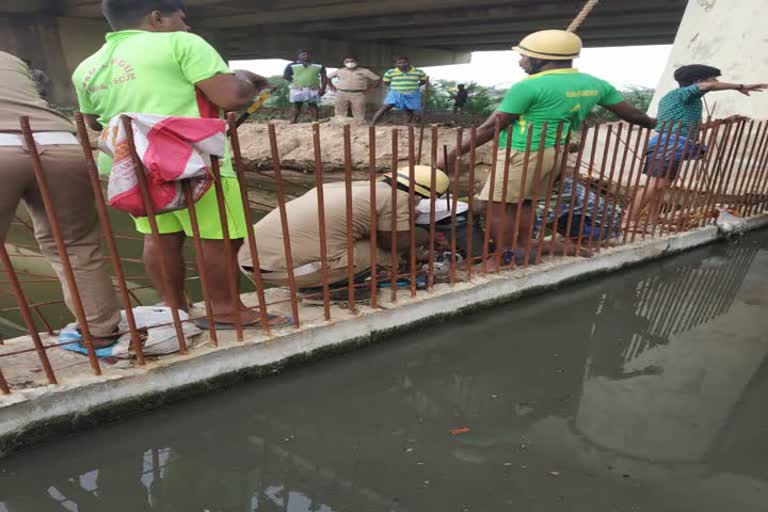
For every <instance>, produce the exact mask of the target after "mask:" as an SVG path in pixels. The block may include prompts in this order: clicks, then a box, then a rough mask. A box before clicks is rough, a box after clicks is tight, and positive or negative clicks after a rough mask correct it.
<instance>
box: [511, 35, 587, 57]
mask: <svg viewBox="0 0 768 512" xmlns="http://www.w3.org/2000/svg"><path fill="white" fill-rule="evenodd" d="M512 49H513V50H514V51H516V52H518V53H520V54H522V55H525V56H527V57H532V58H534V59H542V60H571V59H575V58H577V57H578V56H579V54H580V53H581V38H580V37H579V36H577V35H576V34H574V33H572V32H567V31H565V30H540V31H538V32H534V33H533V34H530V35H527V36H525V38H524V39H523V40H522V41H520V42H519V43H518V44H517V46H515V47H513V48H512Z"/></svg>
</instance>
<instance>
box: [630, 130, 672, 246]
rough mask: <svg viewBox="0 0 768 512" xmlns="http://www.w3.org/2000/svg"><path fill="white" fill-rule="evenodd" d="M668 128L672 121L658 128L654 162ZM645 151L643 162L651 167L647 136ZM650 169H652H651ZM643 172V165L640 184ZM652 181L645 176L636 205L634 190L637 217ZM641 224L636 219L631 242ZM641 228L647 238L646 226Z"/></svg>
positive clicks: (641, 210)
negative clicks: (638, 202) (638, 201)
mask: <svg viewBox="0 0 768 512" xmlns="http://www.w3.org/2000/svg"><path fill="white" fill-rule="evenodd" d="M667 128H668V129H669V131H670V132H671V129H672V123H671V122H670V123H662V125H661V127H660V129H659V130H658V135H657V136H656V137H657V139H656V141H657V144H656V147H655V148H654V149H653V156H652V158H651V160H652V161H653V162H656V159H657V156H658V154H659V147H660V146H661V141H662V140H663V137H664V134H665V132H664V130H665V129H667ZM648 133H649V135H650V130H649V132H648ZM643 153H644V154H645V158H644V161H643V163H644V164H645V166H646V167H649V166H650V165H651V164H650V162H649V159H648V139H647V138H646V145H645V147H644V151H643ZM654 168H655V164H654ZM649 171H650V169H649ZM642 174H643V169H642V166H641V168H640V173H639V174H638V185H639V183H640V175H642ZM650 182H651V179H650V176H646V177H645V183H644V185H643V191H642V193H641V194H640V204H638V205H634V198H635V197H636V196H635V194H636V193H637V189H635V191H633V201H632V202H633V209H636V210H637V211H636V212H635V213H636V216H637V217H639V216H640V215H642V213H643V208H642V207H643V203H644V202H645V197H646V196H647V195H648V186H649V184H650ZM628 222H629V221H628ZM640 224H641V222H640V219H639V218H638V219H635V222H634V226H633V227H632V238H631V239H630V243H633V242H634V241H635V236H636V235H637V229H638V226H639V225H640ZM627 226H629V224H627ZM641 229H642V230H643V240H645V228H641Z"/></svg>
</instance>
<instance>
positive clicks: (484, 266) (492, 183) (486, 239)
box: [481, 116, 501, 274]
mask: <svg viewBox="0 0 768 512" xmlns="http://www.w3.org/2000/svg"><path fill="white" fill-rule="evenodd" d="M494 119H495V124H494V129H493V150H492V151H493V152H492V153H491V173H490V175H489V176H488V180H489V181H488V199H487V204H486V205H485V234H484V236H483V261H482V263H481V270H482V272H483V274H487V273H488V244H489V243H490V241H491V222H490V219H491V218H492V216H491V209H492V207H493V195H494V193H495V188H496V165H497V164H498V162H499V156H498V154H499V133H500V132H501V120H500V119H499V117H498V116H494Z"/></svg>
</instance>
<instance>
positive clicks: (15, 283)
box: [0, 243, 58, 384]
mask: <svg viewBox="0 0 768 512" xmlns="http://www.w3.org/2000/svg"><path fill="white" fill-rule="evenodd" d="M0 261H2V263H3V266H4V267H5V268H6V271H7V273H8V280H9V281H10V285H11V289H12V290H13V295H14V296H15V297H16V303H17V304H18V305H19V309H20V311H21V316H22V318H24V323H25V324H26V326H27V330H28V331H29V335H30V337H31V338H32V343H33V344H34V346H35V351H36V352H37V356H38V358H39V359H40V364H42V365H43V370H45V376H46V377H47V378H48V382H49V383H50V384H58V382H57V381H56V374H55V373H54V371H53V368H52V367H51V362H50V361H49V360H48V354H46V352H45V348H44V347H43V341H42V340H41V339H40V334H39V333H38V332H37V326H36V325H35V320H34V318H32V313H31V312H30V309H29V303H28V302H27V297H26V296H25V295H24V290H23V289H22V288H21V283H19V279H18V277H16V272H15V271H14V269H13V264H12V263H11V258H10V256H8V251H7V250H6V249H5V244H3V243H0Z"/></svg>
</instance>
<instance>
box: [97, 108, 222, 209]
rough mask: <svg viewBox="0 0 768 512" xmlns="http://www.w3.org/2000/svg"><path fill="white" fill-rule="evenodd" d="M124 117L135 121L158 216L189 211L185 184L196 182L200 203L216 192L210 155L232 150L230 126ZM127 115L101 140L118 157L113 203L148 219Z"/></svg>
mask: <svg viewBox="0 0 768 512" xmlns="http://www.w3.org/2000/svg"><path fill="white" fill-rule="evenodd" d="M122 115H124V116H127V117H130V118H131V120H132V123H131V126H132V127H133V140H134V145H135V147H136V153H137V154H138V156H139V158H140V159H141V161H142V162H143V164H144V174H145V176H146V177H147V187H148V189H149V196H150V199H151V201H152V206H153V208H154V211H155V213H164V212H170V211H174V210H181V209H184V208H186V206H187V205H186V201H185V197H184V191H183V189H182V187H181V180H190V185H191V186H192V195H193V198H194V200H195V201H197V200H198V199H199V198H200V197H202V196H203V194H205V193H206V192H207V191H208V189H210V187H211V184H212V183H213V175H212V173H211V171H210V165H211V158H210V157H211V155H215V156H217V157H220V158H221V157H223V156H224V154H225V152H226V122H225V121H224V120H223V119H203V118H191V117H175V116H159V115H153V114H134V113H126V114H122ZM121 117H122V116H115V117H114V118H113V119H112V121H111V122H110V123H109V127H108V128H106V129H105V130H104V131H103V132H102V136H101V139H100V142H99V147H100V149H101V150H102V151H104V152H105V153H107V154H108V155H109V156H111V157H112V159H113V160H112V172H111V174H110V177H109V185H108V187H107V201H108V203H109V205H110V206H112V207H114V208H116V209H118V210H122V211H124V212H128V213H130V214H131V215H133V216H136V217H145V216H146V215H147V209H146V206H145V205H144V201H143V200H142V197H141V190H140V188H139V182H138V179H137V177H136V168H135V167H136V166H135V165H134V161H133V159H132V158H131V154H130V150H129V146H128V134H127V133H126V131H125V128H124V126H123V123H122V121H121Z"/></svg>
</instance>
